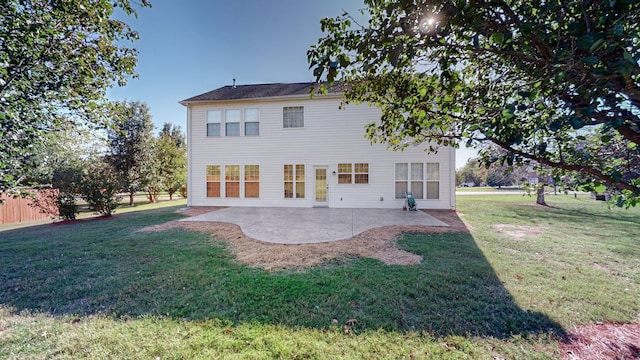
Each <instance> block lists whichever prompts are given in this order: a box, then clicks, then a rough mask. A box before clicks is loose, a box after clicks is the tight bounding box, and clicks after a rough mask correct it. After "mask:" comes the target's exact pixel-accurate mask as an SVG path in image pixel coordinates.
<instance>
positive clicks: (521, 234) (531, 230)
mask: <svg viewBox="0 0 640 360" xmlns="http://www.w3.org/2000/svg"><path fill="white" fill-rule="evenodd" d="M493 228H494V229H495V230H496V231H497V232H499V233H500V234H504V235H507V236H510V237H512V238H513V239H514V240H526V239H528V238H529V239H530V238H536V237H538V236H540V235H542V233H543V232H544V231H545V229H544V228H542V227H538V226H535V227H534V226H525V225H513V224H495V225H493Z"/></svg>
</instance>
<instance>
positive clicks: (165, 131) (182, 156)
mask: <svg viewBox="0 0 640 360" xmlns="http://www.w3.org/2000/svg"><path fill="white" fill-rule="evenodd" d="M155 149H156V159H157V161H158V163H159V174H160V177H161V178H162V184H163V186H164V190H167V192H168V193H169V200H173V194H175V193H176V192H177V191H179V190H180V189H181V188H182V187H183V186H186V184H187V146H186V142H185V138H184V134H183V133H182V130H181V129H180V126H175V125H172V124H171V123H165V124H164V126H163V127H162V130H161V131H160V134H158V140H157V141H156V148H155Z"/></svg>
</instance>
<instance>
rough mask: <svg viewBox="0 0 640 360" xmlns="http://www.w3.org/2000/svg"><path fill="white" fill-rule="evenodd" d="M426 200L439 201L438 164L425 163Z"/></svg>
mask: <svg viewBox="0 0 640 360" xmlns="http://www.w3.org/2000/svg"><path fill="white" fill-rule="evenodd" d="M427 199H440V164H439V163H427Z"/></svg>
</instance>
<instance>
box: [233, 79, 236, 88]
mask: <svg viewBox="0 0 640 360" xmlns="http://www.w3.org/2000/svg"><path fill="white" fill-rule="evenodd" d="M233 88H234V89H235V88H236V79H233Z"/></svg>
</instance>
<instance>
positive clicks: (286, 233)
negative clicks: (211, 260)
mask: <svg viewBox="0 0 640 360" xmlns="http://www.w3.org/2000/svg"><path fill="white" fill-rule="evenodd" d="M181 221H206V222H224V223H232V224H236V225H238V226H240V228H241V229H242V231H243V232H244V233H245V234H246V235H247V236H249V237H251V238H254V239H256V240H260V241H265V242H271V243H277V244H311V243H322V242H330V241H338V240H343V239H348V238H350V237H352V236H354V235H357V234H360V233H361V232H364V231H366V230H369V229H372V228H376V227H381V226H389V225H399V226H412V225H422V226H449V225H447V224H445V223H443V222H442V221H440V220H437V219H436V218H434V217H433V216H430V215H428V214H426V213H424V212H422V211H404V210H401V209H335V208H256V207H230V208H225V209H221V210H217V211H212V212H208V213H206V214H202V215H198V216H193V217H190V218H187V219H183V220H181Z"/></svg>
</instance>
